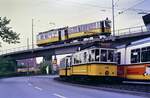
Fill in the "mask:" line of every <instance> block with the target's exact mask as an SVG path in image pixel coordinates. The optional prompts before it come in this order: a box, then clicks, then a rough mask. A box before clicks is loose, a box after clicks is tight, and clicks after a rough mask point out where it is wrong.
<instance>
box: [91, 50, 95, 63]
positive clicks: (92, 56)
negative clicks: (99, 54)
mask: <svg viewBox="0 0 150 98" xmlns="http://www.w3.org/2000/svg"><path fill="white" fill-rule="evenodd" d="M94 55H95V50H92V51H91V61H92V62H93V61H95V57H94Z"/></svg>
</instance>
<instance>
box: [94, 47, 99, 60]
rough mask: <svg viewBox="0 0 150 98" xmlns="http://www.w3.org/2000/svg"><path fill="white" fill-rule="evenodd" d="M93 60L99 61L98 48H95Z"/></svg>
mask: <svg viewBox="0 0 150 98" xmlns="http://www.w3.org/2000/svg"><path fill="white" fill-rule="evenodd" d="M95 61H99V49H96V50H95Z"/></svg>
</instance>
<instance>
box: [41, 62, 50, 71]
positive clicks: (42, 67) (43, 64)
mask: <svg viewBox="0 0 150 98" xmlns="http://www.w3.org/2000/svg"><path fill="white" fill-rule="evenodd" d="M47 66H50V64H49V63H48V62H45V61H44V62H42V63H41V64H40V72H41V73H42V74H46V68H47ZM49 73H51V67H49Z"/></svg>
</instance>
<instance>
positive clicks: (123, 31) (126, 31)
mask: <svg viewBox="0 0 150 98" xmlns="http://www.w3.org/2000/svg"><path fill="white" fill-rule="evenodd" d="M147 31H148V30H147V29H146V27H145V26H137V27H132V28H125V29H119V30H116V32H115V36H121V35H129V34H134V33H143V32H147ZM35 48H37V46H36V45H34V49H35ZM29 49H32V45H28V46H21V47H17V48H11V49H5V50H0V55H2V54H7V53H12V52H19V51H25V50H29Z"/></svg>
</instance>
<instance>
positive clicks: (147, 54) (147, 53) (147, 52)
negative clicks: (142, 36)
mask: <svg viewBox="0 0 150 98" xmlns="http://www.w3.org/2000/svg"><path fill="white" fill-rule="evenodd" d="M141 61H142V62H149V61H150V47H146V48H142V52H141Z"/></svg>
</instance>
